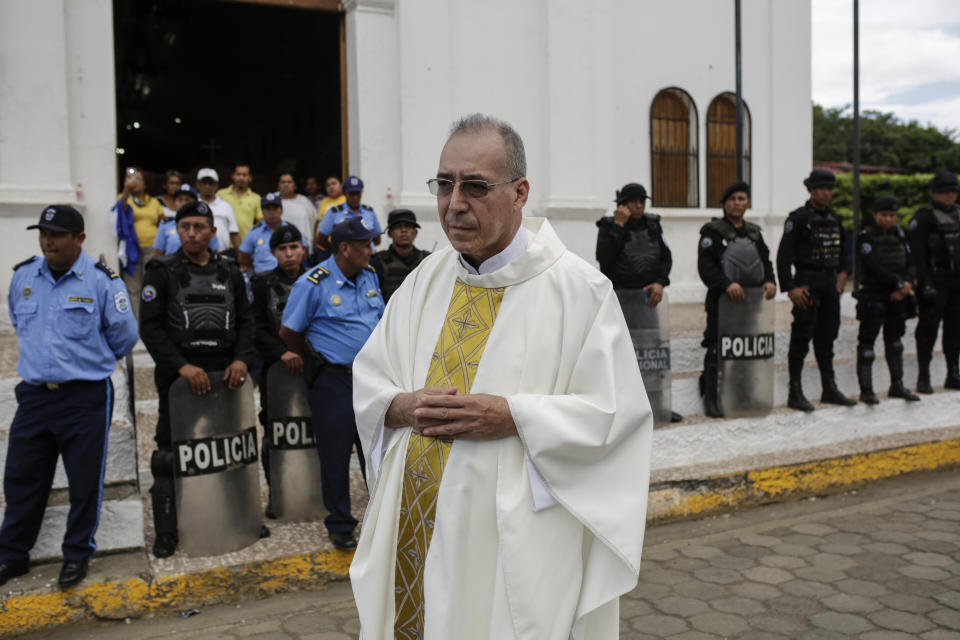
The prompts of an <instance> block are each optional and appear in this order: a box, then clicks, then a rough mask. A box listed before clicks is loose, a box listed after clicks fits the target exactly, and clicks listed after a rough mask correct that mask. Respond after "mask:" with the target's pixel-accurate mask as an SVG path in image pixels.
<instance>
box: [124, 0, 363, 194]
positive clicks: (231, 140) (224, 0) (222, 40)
mask: <svg viewBox="0 0 960 640" xmlns="http://www.w3.org/2000/svg"><path fill="white" fill-rule="evenodd" d="M288 4H296V5H299V7H290V6H283V5H279V3H274V2H270V1H269V0H263V1H261V2H250V1H249V0H246V1H240V2H237V1H228V0H114V3H113V13H114V41H115V51H116V85H117V140H118V143H117V147H118V156H117V159H118V165H119V166H118V169H119V171H120V172H121V173H122V170H123V168H124V167H126V166H130V165H138V166H141V167H143V168H144V169H145V171H146V173H147V177H148V189H149V190H150V192H151V193H155V192H156V191H157V190H158V189H159V186H160V184H159V178H160V176H162V174H163V172H164V171H166V170H168V169H177V170H179V171H181V172H183V173H185V174H187V177H188V179H191V180H192V179H193V177H194V175H195V172H196V170H197V169H198V168H200V167H202V166H210V165H212V166H213V167H214V168H216V169H217V171H218V173H219V174H220V182H221V185H223V186H226V185H227V184H229V181H230V167H231V165H232V163H233V162H237V161H243V162H248V163H250V165H251V166H252V168H253V173H254V183H253V185H252V186H253V188H254V190H255V191H257V192H259V193H264V192H266V191H273V190H275V189H276V185H277V176H278V175H279V174H280V173H281V172H287V171H291V172H293V173H294V175H295V176H297V177H298V185H297V186H298V187H301V188H302V186H303V185H302V179H303V178H304V177H306V176H308V175H317V176H318V177H320V176H323V175H327V174H333V175H340V173H341V171H342V167H343V165H344V157H343V149H344V141H343V139H342V131H343V127H342V119H341V118H342V113H341V112H342V92H341V86H342V83H341V68H342V65H341V55H342V54H341V33H342V30H341V14H340V13H338V12H336V11H330V10H323V9H324V8H325V7H330V6H335V3H331V2H322V1H317V0H298V1H297V2H294V3H288ZM121 150H122V151H121ZM118 179H119V175H118ZM118 184H119V182H118ZM321 184H322V183H321Z"/></svg>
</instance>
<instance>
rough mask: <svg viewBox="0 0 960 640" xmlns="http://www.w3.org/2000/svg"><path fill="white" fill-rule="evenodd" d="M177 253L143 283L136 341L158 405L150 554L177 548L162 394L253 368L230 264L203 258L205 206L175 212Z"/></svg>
mask: <svg viewBox="0 0 960 640" xmlns="http://www.w3.org/2000/svg"><path fill="white" fill-rule="evenodd" d="M176 222H177V233H178V234H179V235H180V242H181V243H182V246H181V247H180V249H178V250H177V252H176V253H174V254H172V255H169V256H163V257H160V258H154V259H153V260H151V261H150V263H149V264H148V265H147V273H146V275H145V276H144V278H143V288H142V289H141V299H142V301H143V303H142V304H141V306H140V335H141V337H142V338H143V343H144V345H146V347H147V350H148V351H149V352H150V355H151V356H152V357H153V360H154V362H155V363H156V368H155V370H154V375H153V379H154V382H155V383H156V385H157V396H158V398H159V405H158V416H157V433H156V436H155V440H156V443H157V450H156V451H155V452H154V453H153V456H152V457H151V459H150V469H151V471H152V472H153V479H154V483H153V487H152V488H151V489H150V494H151V502H152V505H153V522H154V528H155V530H156V532H157V537H156V540H155V542H154V545H153V554H154V555H155V556H157V557H158V558H166V557H168V556H171V555H173V553H174V551H175V550H176V547H177V543H178V541H179V540H178V536H177V511H176V502H175V495H174V480H173V462H174V455H173V450H172V442H171V433H170V403H169V397H168V393H169V391H170V386H171V385H172V384H173V383H174V382H175V381H176V380H177V378H185V379H187V380H188V381H189V383H190V388H191V389H192V390H193V392H194V393H196V394H198V395H201V394H204V393H206V392H207V391H209V390H210V378H209V377H208V375H207V372H208V371H224V380H226V381H227V386H228V387H229V388H230V389H238V388H240V386H241V385H242V384H243V382H244V381H245V380H246V376H247V370H248V367H250V366H251V364H252V363H253V362H254V358H255V352H254V323H253V314H252V312H251V310H250V302H249V300H248V298H247V291H246V284H245V282H244V279H243V275H242V274H241V273H240V268H239V267H238V266H237V264H236V263H235V262H233V260H231V259H230V258H228V257H226V256H223V255H222V254H219V253H216V252H214V251H210V250H209V249H208V244H209V242H210V238H211V237H213V236H215V235H216V228H215V227H214V226H213V212H212V211H211V210H210V206H209V205H208V204H207V203H205V202H202V201H201V202H190V203H188V204H186V205H184V206H183V207H181V208H180V209H179V210H178V211H177V218H176Z"/></svg>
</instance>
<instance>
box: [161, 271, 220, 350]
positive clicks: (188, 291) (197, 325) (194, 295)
mask: <svg viewBox="0 0 960 640" xmlns="http://www.w3.org/2000/svg"><path fill="white" fill-rule="evenodd" d="M213 259H214V260H216V261H217V265H216V269H215V270H210V271H208V272H207V273H196V270H195V268H191V264H190V263H186V262H182V261H178V262H176V263H175V264H173V265H172V266H170V268H168V269H167V273H168V274H169V277H170V293H171V295H170V298H169V302H168V304H167V326H168V328H169V332H170V337H171V339H172V340H173V343H174V344H175V345H176V346H177V348H179V349H183V350H186V351H192V352H216V351H224V350H229V349H232V348H233V345H234V343H235V342H236V333H237V332H236V318H235V317H234V312H235V309H236V295H235V293H234V291H233V287H232V284H231V282H230V265H229V263H227V261H226V260H225V259H223V258H219V257H217V258H213Z"/></svg>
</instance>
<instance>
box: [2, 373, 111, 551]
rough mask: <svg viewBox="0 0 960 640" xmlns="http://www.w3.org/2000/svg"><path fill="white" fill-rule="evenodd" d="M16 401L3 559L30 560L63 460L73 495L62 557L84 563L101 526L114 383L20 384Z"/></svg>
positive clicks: (6, 485)
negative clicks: (57, 386) (54, 386)
mask: <svg viewBox="0 0 960 640" xmlns="http://www.w3.org/2000/svg"><path fill="white" fill-rule="evenodd" d="M16 396H17V404H18V406H17V413H16V415H15V416H14V418H13V424H12V425H11V426H10V440H9V444H8V447H7V464H6V469H5V471H4V476H3V494H4V499H5V501H6V510H5V512H4V515H3V526H2V527H0V562H22V561H25V560H27V559H28V558H29V554H30V549H32V548H33V545H34V543H36V541H37V535H38V534H39V533H40V525H41V523H42V522H43V513H44V510H45V509H46V507H47V498H48V497H49V496H50V488H51V486H52V484H53V474H54V471H55V470H56V466H57V458H58V457H59V456H63V466H64V468H65V469H66V472H67V481H68V482H69V492H70V514H69V515H68V516H67V532H66V535H65V536H64V538H63V547H62V549H63V559H64V561H65V562H80V561H83V560H86V559H88V558H89V557H90V556H92V555H93V552H94V551H96V550H97V545H96V544H95V543H94V540H93V536H94V534H95V533H96V532H97V525H98V524H99V523H100V504H101V502H102V500H103V472H104V467H105V465H106V458H107V431H108V430H109V428H110V418H111V415H112V413H113V386H112V385H111V383H110V379H109V378H107V379H106V380H98V381H77V382H69V383H66V384H64V385H61V386H60V388H58V389H48V388H47V387H46V386H43V385H33V384H29V383H27V382H21V383H20V384H18V385H17V388H16Z"/></svg>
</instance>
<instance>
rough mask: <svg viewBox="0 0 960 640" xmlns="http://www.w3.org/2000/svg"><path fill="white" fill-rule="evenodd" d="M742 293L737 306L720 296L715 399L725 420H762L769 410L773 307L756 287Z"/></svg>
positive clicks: (771, 386) (770, 404)
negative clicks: (717, 376) (717, 385)
mask: <svg viewBox="0 0 960 640" xmlns="http://www.w3.org/2000/svg"><path fill="white" fill-rule="evenodd" d="M743 291H744V294H745V295H744V298H743V300H741V301H740V302H733V301H732V300H730V298H729V297H727V296H725V295H722V296H720V307H719V313H718V323H717V326H718V329H719V331H718V337H719V341H718V343H717V351H718V355H719V359H720V363H719V364H720V366H719V369H720V372H719V373H720V375H719V381H718V384H719V392H718V394H717V397H718V399H719V403H720V409H721V411H723V415H724V417H726V418H741V417H747V416H763V415H766V414H768V413H770V411H771V409H773V375H774V341H773V336H774V330H775V324H774V323H775V307H774V304H773V301H771V300H764V299H763V290H762V289H761V288H760V287H744V288H743Z"/></svg>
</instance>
